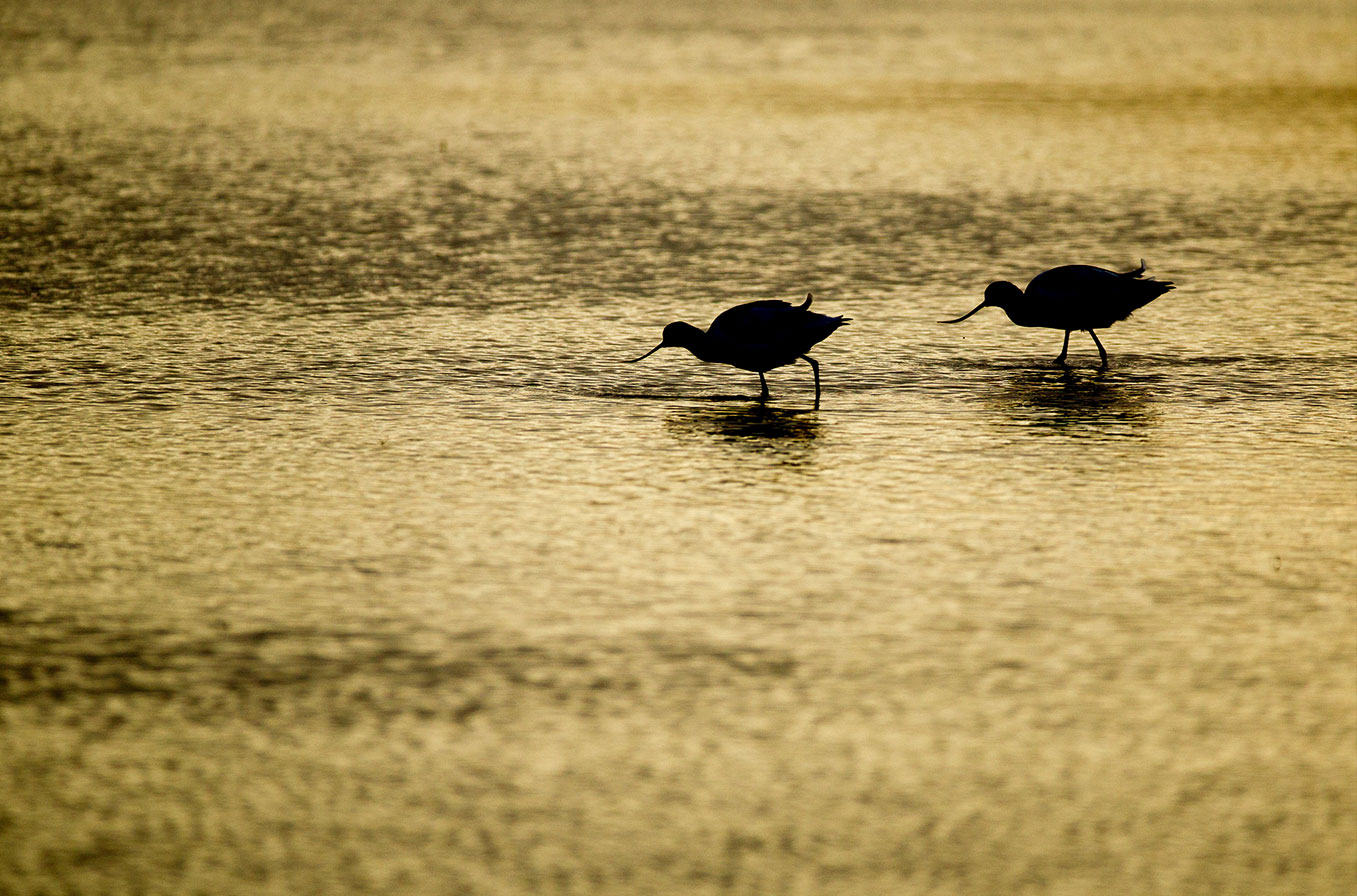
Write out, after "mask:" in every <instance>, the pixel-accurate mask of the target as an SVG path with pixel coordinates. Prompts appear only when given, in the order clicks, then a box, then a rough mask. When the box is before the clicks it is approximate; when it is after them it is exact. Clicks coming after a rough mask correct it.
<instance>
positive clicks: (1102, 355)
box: [1065, 330, 1107, 370]
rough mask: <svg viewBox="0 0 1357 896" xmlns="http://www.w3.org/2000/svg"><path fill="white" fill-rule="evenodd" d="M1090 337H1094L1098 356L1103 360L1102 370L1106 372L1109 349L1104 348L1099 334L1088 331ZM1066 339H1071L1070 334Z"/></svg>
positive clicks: (1066, 335)
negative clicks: (1099, 339)
mask: <svg viewBox="0 0 1357 896" xmlns="http://www.w3.org/2000/svg"><path fill="white" fill-rule="evenodd" d="M1088 335H1090V336H1092V337H1093V344H1094V345H1096V346H1098V356H1099V357H1100V358H1102V359H1103V363H1102V368H1103V370H1106V369H1107V349H1105V348H1103V344H1102V343H1101V342H1099V341H1098V334H1097V333H1095V332H1093V331H1092V330H1089V331H1088ZM1065 338H1067V339H1068V338H1069V334H1068V333H1066V334H1065Z"/></svg>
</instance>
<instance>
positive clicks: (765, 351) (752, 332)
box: [628, 295, 849, 407]
mask: <svg viewBox="0 0 1357 896" xmlns="http://www.w3.org/2000/svg"><path fill="white" fill-rule="evenodd" d="M812 298H813V296H811V295H807V296H806V301H804V302H802V303H801V304H800V305H796V306H793V305H791V304H790V303H788V302H782V301H778V300H777V299H770V300H767V301H763V302H749V303H748V304H745V305H736V306H735V307H734V308H731V309H729V310H726V311H722V312H721V313H720V314H719V315H717V317H716V320H714V321H712V322H711V326H710V327H708V328H707V332H705V333H704V332H702V331H701V330H699V329H698V328H697V327H695V326H693V325H692V324H688V323H684V322H683V321H676V322H675V323H672V324H670V325H669V326H667V327H665V328H664V336H663V337H662V339H661V340H660V344H659V345H657V346H655V347H654V348H652V349H651V350H650V351H648V352H646V353H645V354H644V355H642V356H641V357H640V358H633V359H632V360H631V361H630V362H628V363H635V362H636V361H640V360H642V359H644V358H648V357H650V356H651V355H653V354H654V353H655V352H657V351H659V350H660V349H662V348H667V347H670V346H678V347H681V348H686V349H687V350H688V351H690V352H692V353H693V355H695V356H696V357H697V359H698V360H699V361H712V362H715V363H717V364H729V365H731V366H732V367H738V368H740V369H741V370H753V371H756V372H757V373H758V375H759V384H760V385H761V386H762V387H763V391H762V392H761V393H760V394H759V401H767V400H768V380H766V379H764V376H763V375H764V373H765V372H767V371H769V370H772V369H773V368H774V367H783V366H785V365H787V364H791V363H792V362H794V361H795V360H796V359H797V358H802V359H804V360H805V361H806V363H808V364H810V368H811V370H812V371H813V372H814V373H815V406H816V407H819V406H820V365H819V364H818V363H817V362H816V361H815V359H814V358H811V357H810V356H808V355H807V354H806V352H808V351H810V349H811V346H813V345H815V344H816V343H817V342H820V341H821V340H823V339H825V338H826V337H828V336H829V334H831V333H833V332H834V331H835V330H837V329H838V328H839V327H841V326H843V325H844V324H846V323H848V320H849V318H846V317H830V316H829V315H827V314H817V313H816V312H814V311H811V310H810V302H811V299H812Z"/></svg>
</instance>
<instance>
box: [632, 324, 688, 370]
mask: <svg viewBox="0 0 1357 896" xmlns="http://www.w3.org/2000/svg"><path fill="white" fill-rule="evenodd" d="M704 335H706V334H704V333H703V332H702V331H701V330H699V329H698V328H697V327H695V326H693V325H692V324H686V323H684V322H683V321H681V320H676V321H674V322H673V323H672V324H670V325H669V326H667V327H665V328H664V333H663V334H662V335H661V336H660V344H659V345H657V346H655V347H654V348H652V349H651V350H650V351H648V352H646V353H645V354H644V355H642V356H641V357H639V358H632V359H631V360H630V361H628V362H627V363H628V364H635V363H636V362H637V361H644V360H645V359H646V358H649V357H650V356H651V355H653V354H655V353H656V352H657V351H659V350H660V349H662V348H671V347H681V348H686V349H689V350H691V349H692V347H693V346H694V345H697V344H698V343H699V342H700V341H701V340H702V337H703V336H704Z"/></svg>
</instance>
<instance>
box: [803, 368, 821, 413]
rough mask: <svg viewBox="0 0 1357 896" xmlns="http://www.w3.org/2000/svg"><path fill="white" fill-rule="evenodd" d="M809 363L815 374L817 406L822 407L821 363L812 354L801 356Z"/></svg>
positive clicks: (817, 408) (817, 407)
mask: <svg viewBox="0 0 1357 896" xmlns="http://www.w3.org/2000/svg"><path fill="white" fill-rule="evenodd" d="M801 357H802V358H803V359H804V360H805V362H806V363H807V364H809V365H810V369H811V372H813V373H814V374H815V408H816V410H819V408H820V364H819V362H818V361H816V360H815V359H814V358H812V357H811V356H810V355H802V356H801Z"/></svg>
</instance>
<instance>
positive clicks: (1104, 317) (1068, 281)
mask: <svg viewBox="0 0 1357 896" xmlns="http://www.w3.org/2000/svg"><path fill="white" fill-rule="evenodd" d="M1144 273H1145V259H1143V258H1142V259H1141V260H1140V267H1138V268H1136V269H1135V270H1134V271H1126V272H1125V273H1117V272H1116V271H1109V270H1106V269H1104V268H1095V267H1093V266H1091V265H1086V264H1067V265H1065V266H1063V267H1058V268H1051V269H1050V270H1049V271H1043V272H1042V273H1040V274H1037V275H1036V276H1035V277H1033V278H1032V282H1031V283H1029V284H1027V290H1026V292H1024V291H1023V290H1021V289H1018V287H1016V286H1014V285H1013V284H1012V283H1009V282H1008V281H1007V280H996V281H995V282H993V283H991V284H990V285H989V286H987V287H985V300H984V301H983V302H981V303H980V304H979V305H976V306H975V307H974V308H973V309H971V310H970V311H968V312H966V313H965V314H963V315H961V317H958V318H956V319H955V320H944V321H939V323H944V324H956V323H961V322H962V321H963V320H965V319H966V318H968V317H970V316H971V315H972V314H975V312H977V311H979V310H980V309H981V308H984V307H985V306H987V305H993V306H994V307H996V308H1002V309H1003V310H1004V313H1005V314H1007V315H1008V319H1009V320H1011V321H1013V323H1015V324H1017V325H1018V326H1020V327H1048V328H1050V329H1052V330H1064V331H1065V345H1064V346H1063V347H1062V348H1061V349H1060V357H1058V358H1056V359H1055V363H1057V364H1064V363H1065V355H1066V353H1067V352H1069V350H1070V333H1072V332H1074V331H1075V330H1087V331H1088V335H1090V336H1092V337H1093V344H1094V345H1096V346H1098V354H1099V355H1100V356H1101V357H1102V359H1103V363H1102V366H1103V367H1106V366H1107V350H1106V349H1104V348H1103V344H1102V343H1101V342H1099V341H1098V334H1097V333H1095V332H1093V331H1094V330H1101V329H1103V328H1104V327H1110V326H1112V325H1113V324H1114V323H1116V322H1117V321H1119V320H1126V318H1128V317H1130V316H1131V312H1132V311H1135V310H1136V309H1137V308H1141V307H1144V306H1145V305H1148V304H1150V303H1151V302H1153V301H1154V300H1155V299H1157V298H1159V297H1160V296H1162V295H1163V294H1164V293H1166V292H1168V291H1169V290H1170V289H1173V284H1172V283H1169V282H1168V281H1165V280H1150V279H1142V275H1143V274H1144Z"/></svg>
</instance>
